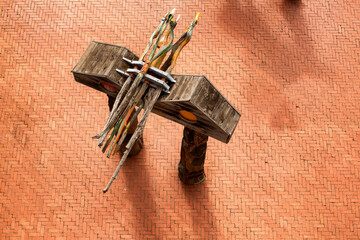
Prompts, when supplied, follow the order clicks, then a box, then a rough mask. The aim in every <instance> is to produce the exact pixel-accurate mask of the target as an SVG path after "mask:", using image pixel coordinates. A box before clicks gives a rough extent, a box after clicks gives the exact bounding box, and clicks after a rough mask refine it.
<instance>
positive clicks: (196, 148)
mask: <svg viewBox="0 0 360 240" xmlns="http://www.w3.org/2000/svg"><path fill="white" fill-rule="evenodd" d="M208 139H209V137H208V136H206V135H204V134H202V133H199V132H197V131H195V130H191V129H189V128H187V127H185V128H184V135H183V139H182V143H181V159H180V162H179V168H178V169H179V178H180V180H181V181H182V182H183V183H185V184H189V185H194V184H199V183H201V182H203V181H204V180H205V178H206V175H205V171H204V162H205V155H206V148H207V141H208Z"/></svg>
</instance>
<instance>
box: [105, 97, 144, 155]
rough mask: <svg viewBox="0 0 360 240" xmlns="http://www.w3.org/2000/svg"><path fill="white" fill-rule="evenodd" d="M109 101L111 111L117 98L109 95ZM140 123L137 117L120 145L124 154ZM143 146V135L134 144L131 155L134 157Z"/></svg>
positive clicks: (121, 152)
mask: <svg viewBox="0 0 360 240" xmlns="http://www.w3.org/2000/svg"><path fill="white" fill-rule="evenodd" d="M108 97H109V101H108V104H109V109H110V111H111V109H112V107H113V106H114V102H115V98H114V97H111V96H109V95H108ZM134 112H135V111H133V113H132V114H131V116H130V119H131V118H132V116H133V115H134ZM137 125H138V120H137V118H136V119H135V121H134V122H133V124H132V125H131V127H130V128H129V130H128V132H127V135H126V137H125V140H124V142H123V143H122V144H121V146H120V151H119V152H120V154H123V153H124V151H125V150H126V148H125V147H126V144H128V142H129V140H130V138H131V136H132V135H133V133H134V132H135V130H136V127H137ZM142 147H143V138H142V137H141V138H140V139H138V140H136V142H135V143H134V146H133V147H132V149H131V151H130V153H129V157H133V156H136V155H138V154H139V153H140V151H141V149H142Z"/></svg>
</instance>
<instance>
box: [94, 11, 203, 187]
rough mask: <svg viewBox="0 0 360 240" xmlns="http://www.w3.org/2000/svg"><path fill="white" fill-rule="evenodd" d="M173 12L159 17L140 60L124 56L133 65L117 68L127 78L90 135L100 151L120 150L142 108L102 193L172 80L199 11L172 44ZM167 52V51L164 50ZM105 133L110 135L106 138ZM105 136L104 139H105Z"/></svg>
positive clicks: (114, 151)
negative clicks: (96, 130) (99, 125)
mask: <svg viewBox="0 0 360 240" xmlns="http://www.w3.org/2000/svg"><path fill="white" fill-rule="evenodd" d="M174 14H175V9H173V10H172V11H171V12H169V13H167V14H166V15H165V16H164V17H163V18H162V20H161V22H160V24H159V26H158V27H157V29H156V30H155V31H154V32H153V34H152V35H151V37H150V40H149V43H148V44H147V46H146V48H145V50H144V52H143V54H142V55H141V57H140V58H139V61H130V60H127V59H124V60H126V61H127V62H128V63H129V65H130V66H132V67H133V68H132V69H130V68H129V69H128V70H127V72H126V73H125V72H121V71H119V73H120V74H123V75H126V76H127V79H126V81H125V83H124V85H123V86H122V88H121V89H120V91H119V93H118V94H117V97H116V100H115V103H114V106H113V108H112V110H111V112H110V114H109V117H108V119H107V122H106V124H105V126H104V129H103V130H102V131H101V132H100V133H99V134H97V135H96V136H94V137H93V138H95V139H98V146H99V147H102V146H103V149H102V151H103V152H105V151H106V150H107V148H109V150H108V154H107V157H110V156H111V155H114V154H115V153H117V152H118V151H119V150H120V146H121V145H122V144H123V142H124V140H125V137H126V135H127V132H128V130H129V128H130V126H131V124H132V123H133V122H134V120H135V119H136V118H137V116H138V115H139V113H140V112H141V111H142V110H143V113H142V116H141V120H140V121H139V124H138V125H137V128H136V130H135V132H134V133H133V135H132V137H131V138H130V140H129V142H128V143H127V145H126V147H125V151H124V152H123V155H122V158H121V160H120V162H119V164H118V166H117V168H116V170H115V172H114V174H113V176H112V177H111V179H110V181H109V183H108V184H107V186H106V187H105V188H104V189H103V192H104V193H106V192H107V191H108V190H109V187H110V185H111V184H112V182H113V181H114V180H115V179H116V177H117V175H118V173H119V171H120V168H121V166H122V165H123V164H124V162H125V160H126V158H127V157H128V155H129V153H130V151H131V149H132V147H133V145H134V143H135V142H136V140H137V139H139V138H141V137H142V134H143V130H144V127H145V123H146V120H147V117H148V116H149V114H150V112H151V110H152V108H153V106H154V104H155V103H156V101H157V99H158V98H159V96H160V95H161V93H162V92H166V93H168V92H169V89H170V87H169V84H172V83H174V82H175V81H174V80H173V79H172V77H171V75H170V74H171V72H172V70H173V69H174V67H175V64H176V61H177V58H178V56H179V54H180V52H181V50H182V49H183V48H184V47H185V45H186V44H187V43H188V42H189V41H190V39H191V36H192V32H193V29H194V27H195V26H196V24H197V21H198V19H199V16H200V14H199V13H197V15H196V17H195V19H194V20H193V21H192V22H191V24H190V25H189V26H188V27H187V28H186V29H185V31H184V32H183V33H182V35H181V36H180V38H179V39H178V41H177V42H176V43H175V44H173V40H174V29H175V27H176V25H177V22H178V21H179V18H180V16H179V17H178V18H177V19H176V20H175V19H174ZM151 47H152V49H151V52H150V53H149V55H148V58H147V60H146V61H144V59H145V56H146V55H147V53H148V51H149V50H150V48H151ZM170 50H171V52H170ZM169 52H170V54H167V53H169ZM166 55H168V58H167V59H166V61H165V62H164V64H162V63H163V60H164V59H165V57H166ZM161 64H162V65H161ZM148 73H149V74H148ZM154 74H157V75H158V76H161V81H159V80H157V79H156V78H154V77H152V75H154ZM135 106H138V108H137V109H136V108H135ZM109 134H110V135H109ZM108 135H109V137H108V138H107V136H108ZM106 138H107V140H106V142H105V139H106ZM104 142H105V144H104Z"/></svg>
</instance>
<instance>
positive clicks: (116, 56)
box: [72, 41, 240, 143]
mask: <svg viewBox="0 0 360 240" xmlns="http://www.w3.org/2000/svg"><path fill="white" fill-rule="evenodd" d="M123 57H126V58H128V59H131V60H135V59H136V60H137V56H136V55H135V54H133V53H132V52H131V51H130V50H128V49H127V48H124V47H121V46H116V45H111V44H106V43H100V42H95V41H93V42H91V44H90V46H89V47H88V49H87V50H86V51H85V53H84V54H83V56H82V57H81V59H80V60H79V62H78V63H77V65H76V66H75V67H74V69H73V71H72V72H73V74H74V77H75V80H76V81H78V82H80V83H82V84H85V85H87V86H89V87H92V88H94V89H96V90H99V91H102V92H104V93H106V94H108V95H110V96H116V94H117V91H118V90H119V89H120V88H121V86H122V84H123V82H124V81H125V78H123V77H122V76H120V75H119V74H118V73H117V72H116V68H118V69H121V70H122V71H126V69H127V68H128V65H127V64H126V63H125V61H123V60H122V58H123ZM172 76H173V78H174V79H175V80H176V83H175V84H173V86H172V87H171V89H170V94H163V95H162V96H161V97H160V98H159V100H158V101H157V103H156V104H155V106H154V109H153V112H154V113H156V114H158V115H160V116H163V117H165V118H167V119H170V120H172V121H175V122H177V123H179V124H182V125H184V126H185V127H188V128H190V129H193V130H196V131H198V132H200V133H203V134H206V135H208V136H210V137H213V138H215V139H217V140H220V141H222V142H225V143H228V142H229V141H230V138H231V136H232V134H233V132H234V130H235V128H236V125H237V123H238V121H239V119H240V113H239V112H238V111H237V110H236V109H235V108H234V107H233V106H232V105H231V104H230V103H229V102H228V101H227V100H226V99H225V97H224V96H223V95H222V94H221V93H220V92H219V91H218V90H217V89H216V88H215V86H214V85H213V84H211V82H210V81H209V80H208V79H207V78H206V77H205V76H201V75H199V76H197V75H172Z"/></svg>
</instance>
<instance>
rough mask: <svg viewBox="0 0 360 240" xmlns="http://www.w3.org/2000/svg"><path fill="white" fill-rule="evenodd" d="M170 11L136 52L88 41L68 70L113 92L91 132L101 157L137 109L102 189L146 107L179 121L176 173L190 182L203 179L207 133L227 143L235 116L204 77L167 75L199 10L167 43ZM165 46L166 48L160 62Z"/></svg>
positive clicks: (116, 143)
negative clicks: (139, 52)
mask: <svg viewBox="0 0 360 240" xmlns="http://www.w3.org/2000/svg"><path fill="white" fill-rule="evenodd" d="M174 13H175V9H174V10H173V11H171V12H169V13H167V14H166V15H165V16H164V17H163V19H162V21H161V23H160V24H159V26H158V27H157V29H156V30H155V31H154V32H153V34H152V35H151V37H150V40H149V43H148V44H147V46H146V49H145V50H144V52H143V53H142V55H141V57H140V58H137V57H136V56H135V54H133V53H131V52H130V51H129V50H128V49H126V48H123V47H119V46H115V45H110V44H103V43H99V42H92V43H91V44H90V46H89V48H88V49H87V50H86V52H85V54H84V55H83V57H82V58H81V60H80V61H79V63H78V64H77V65H76V66H75V68H74V70H73V74H74V77H75V80H76V81H78V82H81V83H83V84H86V85H88V86H90V87H93V88H95V89H97V90H100V91H103V92H105V93H107V94H108V95H109V96H113V97H115V96H116V99H115V102H114V104H113V107H112V110H111V112H110V114H109V117H108V119H107V122H106V124H105V126H104V128H103V130H102V131H101V132H100V133H99V134H97V135H96V136H95V137H93V138H96V139H98V146H99V147H103V149H102V151H103V152H105V151H106V150H108V153H107V157H110V156H111V155H114V154H115V153H117V152H118V151H119V150H120V149H121V148H122V146H124V141H126V140H125V139H126V137H127V136H128V132H129V129H130V128H131V125H133V124H136V123H137V116H138V115H139V113H140V112H141V110H143V113H142V116H141V120H140V121H139V123H138V124H137V126H136V129H135V131H134V132H133V133H132V134H131V138H130V139H127V141H128V142H127V143H125V149H123V150H122V151H121V150H120V151H121V152H122V158H121V160H120V162H119V164H118V166H117V168H116V170H115V172H114V174H113V176H112V177H111V179H110V181H109V183H108V184H107V186H106V187H105V189H103V192H104V193H105V192H107V191H108V189H109V187H110V185H111V184H112V182H113V181H114V180H115V179H116V176H117V175H118V173H119V171H120V168H121V166H122V165H123V164H124V162H125V160H126V158H127V157H128V155H129V153H130V151H131V150H132V147H133V145H134V144H135V143H136V142H137V141H138V140H139V139H141V138H142V134H143V130H144V127H145V123H146V120H147V117H148V116H149V114H150V112H151V111H153V112H155V113H157V114H159V115H161V116H164V117H166V118H169V119H171V120H173V121H176V122H178V123H181V124H183V125H184V126H185V130H184V138H183V143H182V152H181V161H180V163H179V177H180V179H181V180H182V181H183V182H185V183H190V184H196V183H200V182H202V181H203V180H204V179H205V173H204V170H203V165H204V159H205V152H206V142H207V139H208V136H212V137H214V138H216V139H218V140H220V141H223V142H226V143H227V142H228V141H229V140H230V138H231V135H232V133H233V131H234V130H235V127H236V125H237V122H238V120H239V118H240V114H239V113H238V112H237V111H236V110H235V109H234V108H233V107H232V106H231V105H230V104H229V102H228V101H227V100H226V99H225V98H224V97H223V96H222V95H221V94H220V93H219V92H218V91H217V89H216V88H215V87H214V86H213V85H212V84H211V83H210V82H209V81H208V80H207V79H206V77H204V76H192V75H171V72H172V70H173V69H174V67H175V64H176V61H177V59H178V56H179V54H180V52H181V51H182V49H183V48H184V47H185V45H186V44H187V43H188V42H189V41H190V39H191V36H192V32H193V30H194V27H195V26H196V24H197V22H198V19H199V15H200V14H199V13H198V14H197V15H196V17H195V19H194V20H193V21H192V22H191V24H190V26H188V27H187V28H186V30H185V32H183V34H182V35H181V36H180V38H179V40H178V41H177V42H176V43H175V44H173V39H174V29H175V27H176V25H177V22H178V20H179V17H178V18H177V19H176V20H175V19H174ZM151 48H152V49H151ZM150 49H151V51H150V53H149V54H148V58H147V60H145V57H146V55H147V53H148V51H149V50H150ZM170 50H171V52H170ZM168 52H170V54H168V57H167V60H166V61H165V63H164V64H162V63H163V61H164V59H165V57H166V55H167V53H168ZM89 59H91V60H90V61H89ZM136 107H137V109H136ZM107 136H109V137H108V138H107ZM106 138H107V139H106Z"/></svg>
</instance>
